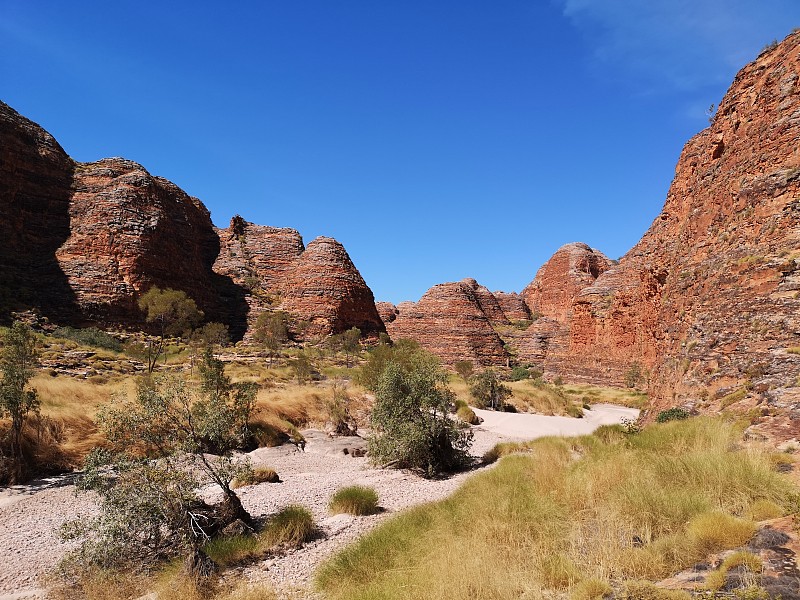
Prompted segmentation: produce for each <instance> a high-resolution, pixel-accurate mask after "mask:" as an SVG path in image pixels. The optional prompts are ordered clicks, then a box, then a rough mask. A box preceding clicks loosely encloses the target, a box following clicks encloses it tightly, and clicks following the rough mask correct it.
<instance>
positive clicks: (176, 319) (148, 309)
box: [139, 286, 203, 373]
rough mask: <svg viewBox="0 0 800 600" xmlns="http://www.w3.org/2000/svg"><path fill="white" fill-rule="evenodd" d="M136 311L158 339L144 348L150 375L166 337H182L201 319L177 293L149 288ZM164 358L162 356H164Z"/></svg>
mask: <svg viewBox="0 0 800 600" xmlns="http://www.w3.org/2000/svg"><path fill="white" fill-rule="evenodd" d="M139 308H140V309H141V310H142V312H144V313H145V319H146V321H147V322H148V323H153V324H154V325H155V326H156V327H157V330H158V335H159V337H158V340H157V341H155V342H153V341H152V340H151V341H150V342H149V343H148V345H147V372H148V373H152V372H153V371H154V370H155V368H156V363H157V362H158V358H159V357H160V356H161V354H165V353H164V351H165V349H166V338H167V336H168V335H170V336H183V335H186V334H187V333H188V332H190V331H191V330H192V329H193V328H194V327H195V326H196V325H197V324H198V323H199V322H200V320H201V319H202V318H203V313H202V311H200V310H199V309H198V308H197V304H196V303H195V301H194V300H192V299H191V298H189V297H188V296H187V295H186V292H184V291H181V290H173V289H170V288H167V289H165V290H162V289H161V288H159V287H157V286H153V287H151V288H150V289H149V290H148V291H147V292H146V293H145V294H144V295H143V296H142V297H141V298H139ZM165 358H166V354H165Z"/></svg>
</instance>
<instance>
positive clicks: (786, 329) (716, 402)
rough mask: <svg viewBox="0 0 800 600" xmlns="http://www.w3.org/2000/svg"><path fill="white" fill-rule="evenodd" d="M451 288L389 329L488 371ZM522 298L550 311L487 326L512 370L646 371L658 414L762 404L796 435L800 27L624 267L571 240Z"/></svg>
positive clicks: (694, 160)
mask: <svg viewBox="0 0 800 600" xmlns="http://www.w3.org/2000/svg"><path fill="white" fill-rule="evenodd" d="M454 286H456V287H455V288H454ZM457 286H458V284H446V285H445V287H442V286H437V287H436V288H433V289H432V290H431V291H429V292H428V294H426V296H428V295H430V297H428V298H423V300H424V302H423V300H421V301H420V302H419V303H417V304H416V305H414V306H413V308H406V309H403V308H400V309H399V314H398V315H397V318H396V320H395V321H394V323H393V324H391V325H390V327H389V331H390V333H392V334H393V335H398V334H400V333H401V332H402V334H403V335H405V336H408V337H415V338H416V339H418V340H420V341H421V342H423V344H425V345H426V346H427V347H429V348H430V349H432V350H434V351H436V352H437V353H439V354H440V355H441V356H443V357H446V360H448V361H449V362H453V361H454V360H458V359H463V358H469V357H471V356H476V360H477V361H480V362H483V363H484V364H487V363H492V361H495V360H497V358H498V353H497V351H496V348H494V349H491V347H490V349H489V350H487V354H485V355H483V356H481V355H479V354H477V353H479V352H482V351H483V350H482V346H481V344H477V343H475V344H472V345H470V344H468V343H467V340H469V339H475V338H476V337H478V335H480V337H481V339H483V340H489V339H492V333H493V332H492V331H489V328H488V325H491V323H492V319H491V318H489V317H488V316H487V314H486V313H484V311H483V310H478V308H477V307H480V306H481V301H480V300H479V299H478V298H477V297H476V295H475V293H474V290H472V286H471V285H468V284H466V283H464V284H461V287H457ZM467 290H470V291H471V296H468V292H467ZM522 296H523V298H524V300H525V303H526V305H527V307H528V308H529V309H530V310H531V311H532V312H534V313H538V314H541V315H543V317H542V318H540V319H538V320H537V321H536V322H535V323H533V325H531V326H530V327H528V328H527V329H524V330H523V331H522V332H514V331H513V330H510V329H507V328H506V329H503V326H502V325H497V326H496V327H495V329H497V330H499V331H501V333H502V334H503V336H504V338H503V339H504V340H506V341H507V342H508V344H509V345H510V346H511V347H512V348H513V349H514V351H515V352H516V354H517V357H518V359H519V360H520V361H521V362H533V363H536V364H537V365H539V366H543V367H544V369H545V371H546V372H549V374H551V375H555V374H560V375H562V376H564V377H565V379H568V380H578V381H587V382H593V383H600V384H616V385H620V384H622V383H623V382H624V381H625V380H626V379H630V377H631V376H632V375H633V374H635V373H636V372H637V371H640V372H641V373H642V377H641V378H640V381H639V384H640V385H643V386H647V387H648V388H649V390H650V393H651V397H652V398H653V400H654V407H653V410H652V411H651V412H650V414H651V417H652V415H655V414H657V412H658V411H659V410H662V409H664V408H667V407H669V406H675V405H684V406H686V407H688V408H693V409H698V410H700V411H706V412H718V411H720V410H722V409H730V410H735V409H738V410H739V411H740V412H745V411H750V413H749V414H754V413H753V409H754V408H757V410H758V413H759V414H760V415H768V416H769V418H768V419H765V420H764V422H763V423H761V424H760V425H758V427H760V428H762V429H764V430H769V433H770V435H774V436H778V437H787V436H790V435H794V436H796V435H797V434H798V432H800V387H798V386H800V377H799V376H800V33H794V34H792V35H790V36H789V37H788V38H787V39H786V40H785V41H784V42H783V43H781V44H779V45H777V46H776V47H774V48H770V49H768V50H766V51H765V52H763V53H762V54H761V55H760V56H759V57H758V58H757V59H756V60H755V61H754V62H753V63H751V64H749V65H747V66H746V67H745V68H744V69H742V71H741V72H740V73H739V74H738V75H737V77H736V79H735V81H734V82H733V85H732V86H731V88H730V90H729V91H728V93H727V94H726V96H725V98H724V99H723V101H722V102H721V103H720V106H719V109H718V111H717V115H716V117H715V118H714V120H713V123H712V125H711V126H710V127H709V128H708V129H706V130H704V131H703V132H701V133H699V134H698V135H696V136H695V137H694V138H692V139H691V140H690V141H689V142H688V143H687V145H686V147H685V148H684V150H683V152H682V154H681V156H680V159H679V161H678V165H677V167H676V172H675V179H674V181H673V183H672V186H671V187H670V190H669V193H668V196H667V199H666V202H665V205H664V209H663V211H662V212H661V214H660V215H659V216H658V217H657V218H656V220H655V221H654V223H653V224H652V226H651V227H650V229H649V230H648V231H647V233H645V235H644V237H643V238H642V240H641V241H640V242H639V243H638V244H637V245H636V246H635V247H634V248H633V249H632V250H631V251H630V252H628V254H627V255H626V256H624V257H623V258H622V259H621V260H620V262H619V264H618V265H615V264H612V262H611V261H609V260H608V259H607V258H606V257H605V256H603V255H602V254H601V253H599V252H597V251H595V250H592V249H591V248H589V247H588V246H586V245H584V244H568V245H567V246H564V247H563V248H561V249H560V250H559V251H558V252H556V254H555V255H554V256H553V258H551V259H550V260H549V261H548V263H547V264H546V265H544V266H543V267H542V269H540V271H539V273H537V276H536V278H535V279H534V281H533V282H532V283H531V285H529V286H528V287H527V288H526V289H525V290H524V292H523V294H522ZM467 297H469V298H470V299H469V301H466V300H464V298H467ZM494 298H495V299H496V300H497V301H498V304H499V305H500V306H501V307H503V306H504V302H507V300H505V299H503V300H501V298H504V297H503V296H502V295H500V294H495V295H494ZM456 307H458V308H456ZM504 312H505V314H506V316H507V317H508V315H509V311H508V310H507V309H504ZM523 312H524V309H523ZM462 314H463V315H469V318H462V317H461V316H460V315H462ZM512 320H515V319H513V318H512ZM496 322H497V321H496V319H495V323H496ZM475 323H482V325H479V326H478V325H475ZM487 324H488V325H487ZM437 339H438V340H439V341H437ZM484 343H485V342H484ZM470 353H472V354H470Z"/></svg>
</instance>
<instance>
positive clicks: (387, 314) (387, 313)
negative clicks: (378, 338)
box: [375, 302, 399, 325]
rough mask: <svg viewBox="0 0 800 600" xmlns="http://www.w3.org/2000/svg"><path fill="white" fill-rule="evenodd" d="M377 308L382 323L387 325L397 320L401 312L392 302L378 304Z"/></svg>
mask: <svg viewBox="0 0 800 600" xmlns="http://www.w3.org/2000/svg"><path fill="white" fill-rule="evenodd" d="M375 308H377V309H378V315H380V317H381V321H383V322H384V323H385V324H387V325H388V324H389V323H391V322H392V321H394V320H395V319H396V318H397V315H398V312H399V311H398V310H397V307H396V306H395V305H394V304H392V303H391V302H376V303H375Z"/></svg>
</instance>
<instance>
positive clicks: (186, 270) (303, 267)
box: [0, 103, 383, 337]
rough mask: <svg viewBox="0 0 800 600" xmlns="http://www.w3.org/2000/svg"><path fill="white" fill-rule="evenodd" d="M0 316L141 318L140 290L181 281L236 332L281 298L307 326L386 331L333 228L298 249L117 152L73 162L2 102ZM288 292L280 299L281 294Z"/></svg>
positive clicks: (75, 320)
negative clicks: (217, 215)
mask: <svg viewBox="0 0 800 600" xmlns="http://www.w3.org/2000/svg"><path fill="white" fill-rule="evenodd" d="M0 233H2V236H3V241H2V243H0V317H2V318H6V319H7V318H8V316H9V314H10V311H12V310H24V309H28V308H35V309H37V310H40V311H42V312H44V313H45V316H48V317H50V318H52V319H53V320H54V321H56V322H59V323H65V324H78V325H80V324H84V323H101V324H112V323H113V324H122V325H125V326H133V327H138V326H142V325H143V323H142V315H141V314H140V312H139V311H138V309H137V307H136V300H137V298H138V296H139V295H140V294H141V293H142V292H144V291H145V290H147V289H148V288H150V287H151V286H153V285H158V286H160V287H171V288H175V289H180V290H183V291H185V292H186V293H187V294H188V295H189V296H190V297H192V298H193V299H194V300H195V301H196V302H197V304H198V305H199V307H200V308H201V309H202V310H203V311H204V312H205V314H206V317H207V318H208V319H211V320H218V321H223V322H225V323H228V324H229V325H230V327H231V331H232V333H233V335H234V337H240V336H241V335H243V333H244V331H245V328H246V327H247V320H248V315H249V316H250V322H251V323H252V321H253V318H254V316H255V315H256V314H257V313H258V311H260V310H265V309H267V308H273V307H275V306H280V307H281V308H284V309H286V310H288V311H290V312H292V313H294V316H295V318H296V320H297V321H301V320H308V321H310V322H311V325H310V326H309V329H308V331H309V332H310V333H312V334H314V335H324V334H328V333H335V332H338V331H342V330H344V329H348V328H350V327H353V326H356V327H359V328H361V329H362V331H364V332H365V333H366V334H374V333H377V332H379V331H383V324H382V322H381V320H380V317H379V316H378V313H377V311H376V309H375V305H374V299H373V297H372V292H371V291H370V290H369V288H368V287H367V286H366V284H365V283H364V280H363V279H362V278H361V275H360V274H359V273H358V270H357V269H356V268H355V266H354V265H353V263H352V261H351V260H350V257H349V256H348V255H347V253H346V252H345V250H344V248H342V246H341V244H339V243H338V242H336V241H335V240H330V239H326V238H321V239H320V240H317V241H315V242H312V243H311V244H309V248H308V249H304V247H303V241H302V239H301V237H300V234H299V233H297V232H296V231H294V230H291V229H278V228H273V227H262V226H258V225H253V224H251V223H247V222H246V221H244V219H242V218H241V217H237V218H234V219H233V220H232V222H231V226H230V227H229V228H228V229H221V230H217V229H215V228H214V227H213V225H212V223H211V218H210V215H209V213H208V210H207V209H206V208H205V206H203V204H202V202H200V200H198V199H196V198H192V197H190V196H188V195H187V194H186V193H185V192H184V191H183V190H181V189H180V188H178V187H177V186H176V185H174V184H173V183H171V182H169V181H167V180H166V179H163V178H160V177H154V176H152V175H150V174H149V173H148V172H147V171H146V170H145V169H144V167H142V166H141V165H138V164H136V163H134V162H131V161H128V160H125V159H122V158H110V159H104V160H100V161H97V162H93V163H85V164H84V163H75V162H74V161H73V160H72V159H70V158H69V156H67V154H66V153H65V152H64V150H63V149H62V148H61V147H60V146H59V145H58V143H57V142H56V141H55V140H54V139H53V137H52V136H50V134H48V133H47V132H46V131H44V130H43V129H42V128H41V127H39V126H38V125H36V124H35V123H32V122H31V121H29V120H28V119H25V118H24V117H22V116H21V115H19V114H18V113H17V112H15V111H14V110H13V109H11V108H10V107H8V106H7V105H5V104H3V103H0ZM281 302H284V305H280V303H281Z"/></svg>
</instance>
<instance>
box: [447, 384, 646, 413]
mask: <svg viewBox="0 0 800 600" xmlns="http://www.w3.org/2000/svg"><path fill="white" fill-rule="evenodd" d="M503 385H505V386H507V387H509V388H510V389H511V397H510V398H508V399H507V400H506V403H507V404H510V405H511V406H512V407H513V408H514V409H515V410H517V411H518V412H527V413H536V414H540V415H559V416H569V417H578V418H580V417H581V416H583V409H584V408H590V407H591V406H592V405H593V404H617V405H620V406H628V407H631V408H638V409H642V408H644V407H645V406H646V404H647V395H646V394H644V393H642V392H639V391H637V390H633V389H617V388H607V387H598V386H590V385H555V384H553V383H547V382H545V381H543V380H542V379H541V378H536V379H522V380H520V381H504V382H503ZM450 387H451V389H452V390H453V391H454V392H455V393H456V395H457V397H458V399H459V400H461V401H463V402H465V403H467V404H474V400H473V399H472V398H471V396H470V393H469V386H468V385H467V384H466V383H465V382H464V380H463V379H462V378H461V377H456V376H453V377H451V378H450Z"/></svg>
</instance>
